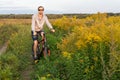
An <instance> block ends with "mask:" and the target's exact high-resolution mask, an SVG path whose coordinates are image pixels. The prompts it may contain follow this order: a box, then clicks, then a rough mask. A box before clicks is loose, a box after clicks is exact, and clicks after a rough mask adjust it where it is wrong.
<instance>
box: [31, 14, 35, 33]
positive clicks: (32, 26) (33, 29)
mask: <svg viewBox="0 0 120 80" xmlns="http://www.w3.org/2000/svg"><path fill="white" fill-rule="evenodd" d="M31 28H32V31H33V35H36V32H35V15H33V16H32V25H31Z"/></svg>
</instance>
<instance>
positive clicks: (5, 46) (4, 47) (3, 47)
mask: <svg viewBox="0 0 120 80" xmlns="http://www.w3.org/2000/svg"><path fill="white" fill-rule="evenodd" d="M6 49H7V43H5V44H4V45H3V46H2V47H1V48H0V55H1V54H2V53H4V52H5V51H6Z"/></svg>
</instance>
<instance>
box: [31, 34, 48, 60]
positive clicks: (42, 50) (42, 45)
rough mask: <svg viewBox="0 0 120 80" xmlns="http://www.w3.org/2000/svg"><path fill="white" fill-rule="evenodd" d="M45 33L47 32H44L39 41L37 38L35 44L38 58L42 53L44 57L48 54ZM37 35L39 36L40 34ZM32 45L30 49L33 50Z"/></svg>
mask: <svg viewBox="0 0 120 80" xmlns="http://www.w3.org/2000/svg"><path fill="white" fill-rule="evenodd" d="M45 34H47V33H44V36H43V40H40V41H39V39H38V40H37V41H38V45H37V52H36V53H37V56H38V59H40V57H41V56H42V54H44V58H45V57H46V56H47V55H48V56H50V49H49V48H48V46H47V40H46V36H45ZM38 36H40V34H39V35H38ZM33 46H34V43H33ZM33 46H32V51H33ZM33 57H34V51H33Z"/></svg>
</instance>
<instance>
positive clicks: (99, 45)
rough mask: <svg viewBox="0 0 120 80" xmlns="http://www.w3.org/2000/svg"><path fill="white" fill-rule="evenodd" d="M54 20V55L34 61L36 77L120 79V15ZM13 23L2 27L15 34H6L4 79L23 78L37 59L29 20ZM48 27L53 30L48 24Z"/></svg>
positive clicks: (1, 59) (1, 64) (50, 37)
mask: <svg viewBox="0 0 120 80" xmlns="http://www.w3.org/2000/svg"><path fill="white" fill-rule="evenodd" d="M18 20H19V19H18ZM16 22H17V21H16ZM19 22H21V21H19ZM51 22H52V25H53V27H54V28H55V30H56V32H55V33H53V34H46V36H47V41H48V44H49V47H50V49H51V56H50V57H46V58H41V60H40V61H39V63H38V64H35V65H33V71H32V72H31V75H30V76H29V77H30V78H31V79H32V80H118V79H120V75H119V74H120V37H119V35H120V17H119V16H112V17H109V16H108V15H107V14H105V13H104V14H101V13H98V14H94V15H91V16H88V17H86V18H83V19H78V18H77V17H76V16H74V17H72V18H68V17H66V16H63V17H62V18H59V19H54V20H52V21H51ZM9 26H10V24H8V25H4V24H3V25H2V26H1V27H0V28H1V30H0V31H3V33H4V32H5V31H4V28H3V27H7V28H6V29H7V30H8V31H9V30H10V32H8V33H10V35H11V36H9V38H5V39H6V41H7V42H8V48H7V50H6V53H4V54H2V55H1V56H0V79H1V80H20V79H22V78H21V73H22V71H24V70H25V69H26V68H28V66H30V63H32V62H33V61H32V57H31V46H32V38H31V30H30V28H31V27H30V23H28V22H27V24H25V23H24V24H19V23H17V24H12V25H11V27H12V28H10V29H9ZM14 31H15V32H14ZM45 31H46V32H49V31H48V29H46V28H45ZM4 34H5V35H9V34H7V33H4ZM0 37H3V36H0ZM1 41H3V40H1ZM29 59H31V61H30V60H29Z"/></svg>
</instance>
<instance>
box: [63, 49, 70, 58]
mask: <svg viewBox="0 0 120 80" xmlns="http://www.w3.org/2000/svg"><path fill="white" fill-rule="evenodd" d="M63 57H66V58H68V59H70V58H71V53H68V52H66V51H65V52H63Z"/></svg>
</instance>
